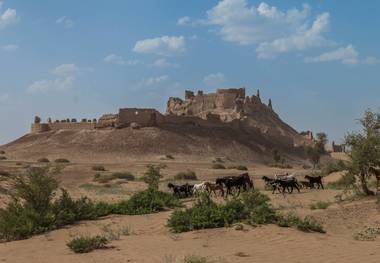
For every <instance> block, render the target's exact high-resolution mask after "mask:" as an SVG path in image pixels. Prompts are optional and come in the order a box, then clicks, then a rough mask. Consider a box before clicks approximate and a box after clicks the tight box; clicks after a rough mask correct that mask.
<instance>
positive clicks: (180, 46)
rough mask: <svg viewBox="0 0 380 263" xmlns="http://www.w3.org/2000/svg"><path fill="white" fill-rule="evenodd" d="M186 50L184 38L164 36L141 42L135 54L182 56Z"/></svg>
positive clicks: (138, 42) (136, 45)
mask: <svg viewBox="0 0 380 263" xmlns="http://www.w3.org/2000/svg"><path fill="white" fill-rule="evenodd" d="M185 50H186V41H185V38H184V37H183V36H178V37H177V36H162V37H157V38H150V39H144V40H139V41H137V42H136V44H135V47H134V48H133V51H134V52H137V53H145V54H156V55H161V56H174V55H180V54H181V53H183V52H184V51H185Z"/></svg>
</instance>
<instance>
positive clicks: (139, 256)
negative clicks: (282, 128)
mask: <svg viewBox="0 0 380 263" xmlns="http://www.w3.org/2000/svg"><path fill="white" fill-rule="evenodd" d="M161 163H165V164H166V165H167V168H165V169H163V170H162V172H163V174H164V178H163V179H162V183H161V186H160V187H161V189H162V190H166V187H165V185H166V184H167V182H168V181H170V180H171V178H172V177H173V176H174V175H175V174H176V173H177V172H178V171H185V170H187V169H191V170H194V171H195V172H196V173H197V176H198V178H199V181H205V180H210V181H213V180H214V179H215V178H216V177H219V176H224V175H229V174H239V173H241V171H237V170H214V169H211V164H210V162H209V161H207V162H194V163H192V162H186V161H183V160H182V161H180V160H172V161H161ZM147 164H148V163H146V162H138V161H135V162H129V163H115V164H112V163H108V164H107V165H105V166H106V169H107V172H104V173H111V172H114V171H130V172H132V173H133V174H135V175H136V176H137V177H140V176H142V175H143V173H144V171H145V169H146V165H147ZM24 165H25V163H24V164H22V165H20V164H16V162H8V161H3V162H0V170H8V171H10V170H11V171H17V170H22V168H21V167H22V166H24ZM245 165H247V166H248V167H249V173H250V175H251V176H252V178H254V183H255V186H256V187H257V188H259V189H261V190H262V191H263V192H264V193H266V194H267V195H268V196H269V197H270V198H271V199H272V204H273V206H274V207H275V208H278V209H281V210H283V211H294V212H296V213H297V214H299V215H300V216H305V215H313V216H314V217H315V218H316V219H317V220H319V221H320V222H321V223H322V224H323V226H324V228H325V230H326V231H327V233H326V234H318V233H304V232H301V231H298V230H296V229H292V228H280V227H277V226H274V225H267V226H260V227H256V228H253V227H251V226H244V229H243V230H235V228H234V227H231V228H221V229H211V230H202V231H194V232H188V233H182V234H173V233H171V232H170V231H169V229H168V228H167V227H166V226H165V225H166V223H167V219H168V217H169V216H170V213H171V211H167V212H162V213H158V214H153V215H144V216H119V215H112V216H108V217H105V218H102V219H99V220H96V221H85V222H80V223H78V224H76V225H72V226H68V227H66V228H63V229H60V230H56V231H52V232H49V233H46V234H44V235H39V236H35V237H32V238H30V239H27V240H21V241H15V242H9V243H2V244H0V261H1V262H31V263H37V262H38V263H44V262H70V263H76V262H83V263H85V262H86V263H87V262H91V263H92V262H94V263H95V262H114V263H117V262H163V263H176V262H178V263H179V262H183V258H184V257H185V256H187V255H200V256H205V257H207V258H208V259H209V260H210V261H211V262H223V263H224V262H247V263H248V262H332V263H333V262H341V263H346V262H380V238H378V239H377V240H375V241H356V240H354V238H353V234H354V233H355V232H357V231H359V230H361V229H363V227H365V226H377V227H378V226H380V213H379V208H380V206H379V205H378V204H377V203H376V201H375V200H373V199H364V200H359V201H352V202H349V201H344V202H339V203H337V202H336V196H337V195H338V194H340V193H341V191H339V190H332V189H326V190H302V192H301V193H300V194H298V193H294V194H292V195H286V196H283V195H281V194H276V195H272V194H271V192H268V191H264V190H263V183H262V181H261V180H260V178H261V177H262V176H263V175H268V176H273V175H274V174H275V173H284V172H291V173H295V174H296V175H297V176H299V177H303V176H304V175H305V174H309V173H310V171H309V170H304V169H302V168H297V167H296V168H295V169H291V170H281V169H274V168H268V167H266V166H264V165H258V164H249V163H248V164H245ZM91 167H92V165H91V164H88V163H87V164H71V165H69V166H67V167H66V168H65V169H64V170H63V172H62V174H60V175H59V176H58V179H59V180H60V181H61V184H62V185H63V186H64V187H65V188H67V189H68V190H69V191H70V193H71V194H72V195H74V196H76V197H79V196H82V195H87V196H89V197H90V198H93V199H96V200H108V201H115V200H120V199H123V198H126V197H127V196H128V195H130V194H131V193H133V192H135V191H139V190H142V189H144V188H145V185H144V184H143V183H142V182H138V181H137V182H128V183H125V184H120V185H117V187H116V184H115V186H114V187H111V188H110V189H106V190H105V189H104V188H101V189H99V188H95V189H93V188H91V189H89V188H86V187H84V186H83V185H86V184H95V183H94V182H93V181H92V180H93V176H94V174H95V173H96V172H94V171H93V170H92V169H91ZM340 176H341V174H339V173H338V174H332V175H330V176H329V177H327V178H325V179H324V180H325V183H326V182H328V181H335V180H337V179H339V177H340ZM0 184H4V182H0ZM0 200H1V203H2V205H4V204H5V202H6V198H5V196H4V195H0ZM317 201H325V202H330V203H331V205H330V206H329V207H328V208H327V209H325V210H311V209H310V204H313V203H315V202H317ZM105 227H108V228H112V229H113V230H114V231H115V232H118V231H119V232H121V230H123V229H124V230H125V229H128V230H129V235H122V236H121V237H120V240H115V241H113V242H112V243H111V247H110V248H108V249H103V250H97V251H94V252H91V253H89V254H84V255H78V254H74V253H73V252H71V251H70V250H69V249H68V248H67V246H66V242H67V241H69V240H70V239H71V238H72V237H74V236H76V235H79V234H89V235H95V234H101V233H104V232H105Z"/></svg>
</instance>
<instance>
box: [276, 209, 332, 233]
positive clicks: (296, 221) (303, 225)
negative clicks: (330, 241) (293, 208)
mask: <svg viewBox="0 0 380 263" xmlns="http://www.w3.org/2000/svg"><path fill="white" fill-rule="evenodd" d="M277 225H279V226H280V227H292V226H295V227H297V229H298V230H301V231H303V232H318V233H326V231H325V230H324V229H323V227H322V225H321V224H319V223H318V222H317V221H316V220H315V219H314V218H313V217H311V216H306V217H305V218H304V219H301V218H299V217H298V216H297V215H295V214H292V213H290V214H287V215H285V216H282V215H279V216H278V218H277Z"/></svg>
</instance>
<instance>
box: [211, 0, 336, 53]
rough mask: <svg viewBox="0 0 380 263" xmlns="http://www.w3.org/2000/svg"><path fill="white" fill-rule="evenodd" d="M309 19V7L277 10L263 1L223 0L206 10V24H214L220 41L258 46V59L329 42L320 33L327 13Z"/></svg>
mask: <svg viewBox="0 0 380 263" xmlns="http://www.w3.org/2000/svg"><path fill="white" fill-rule="evenodd" d="M310 20H312V17H311V15H310V7H309V6H308V5H306V4H305V5H303V8H302V9H297V8H292V9H289V10H284V11H282V10H280V9H278V8H277V7H275V6H270V5H268V4H266V3H264V2H262V3H260V4H259V5H258V6H257V7H255V6H249V5H248V2H247V0H222V1H220V2H219V3H218V4H217V5H216V6H215V7H213V8H212V9H211V10H209V11H208V12H207V24H208V25H212V26H216V27H217V29H218V30H217V32H218V34H219V35H220V36H221V37H222V39H223V40H225V41H228V42H233V43H237V44H240V45H257V49H256V52H257V55H258V57H259V58H270V57H274V56H276V55H277V54H279V53H284V52H290V51H298V50H305V49H309V48H313V47H320V46H325V45H329V44H331V41H328V40H326V39H325V38H324V36H323V34H324V33H325V32H326V31H327V30H328V27H329V23H330V22H329V14H328V13H322V14H320V15H318V16H317V18H316V19H314V21H313V23H312V24H311V25H309V21H310Z"/></svg>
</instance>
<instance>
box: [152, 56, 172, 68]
mask: <svg viewBox="0 0 380 263" xmlns="http://www.w3.org/2000/svg"><path fill="white" fill-rule="evenodd" d="M152 66H153V67H157V68H177V67H178V65H177V64H175V63H171V62H169V61H167V59H165V58H159V59H156V60H155V61H154V62H153V63H152Z"/></svg>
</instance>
